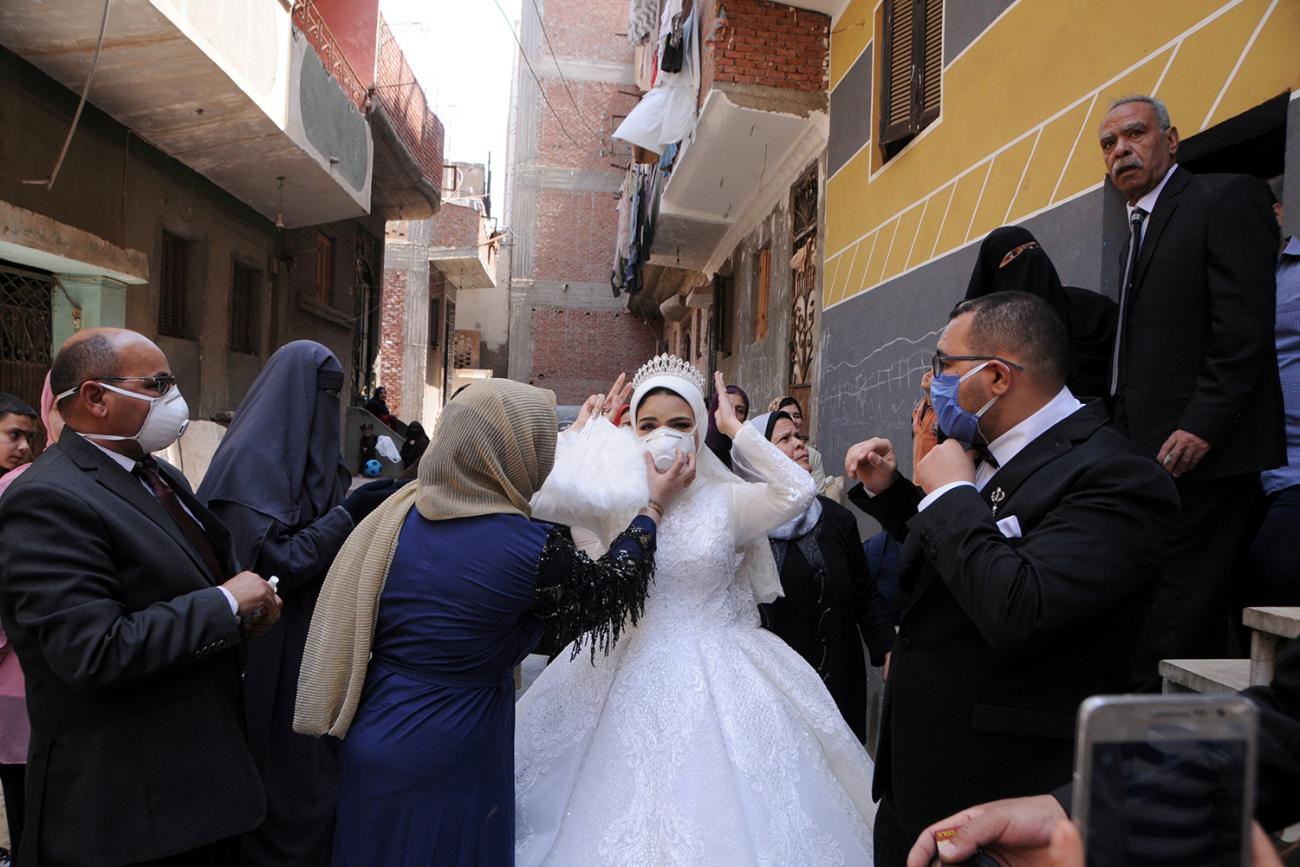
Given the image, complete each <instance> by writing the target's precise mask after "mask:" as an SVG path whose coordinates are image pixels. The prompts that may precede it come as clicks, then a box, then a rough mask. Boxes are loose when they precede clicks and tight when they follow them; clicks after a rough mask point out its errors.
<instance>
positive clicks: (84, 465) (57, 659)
mask: <svg viewBox="0 0 1300 867" xmlns="http://www.w3.org/2000/svg"><path fill="white" fill-rule="evenodd" d="M165 471H167V472H168V473H169V476H170V477H171V480H172V481H173V485H172V487H173V488H174V489H176V491H177V493H178V495H179V496H181V498H182V500H183V502H185V504H186V505H187V506H188V507H189V509H190V511H191V512H192V513H193V514H194V515H196V516H197V517H198V518H199V520H200V521H201V522H202V524H203V525H204V527H205V528H206V529H207V530H208V532H209V536H210V537H211V538H212V540H213V542H214V545H215V547H216V549H217V551H218V556H219V557H222V558H224V560H225V562H226V564H227V565H228V566H229V568H228V570H227V571H228V572H230V573H232V574H233V572H234V571H235V564H234V555H233V553H232V552H231V547H230V538H229V535H228V534H227V533H226V531H225V529H224V528H223V527H222V526H221V524H220V522H219V521H217V519H216V518H215V517H213V515H212V514H211V513H210V512H208V510H207V509H205V508H203V506H202V505H200V504H199V503H198V501H197V500H195V499H194V497H193V495H192V494H191V493H190V491H189V487H188V485H186V483H185V480H184V478H183V477H182V476H180V474H179V473H177V472H175V470H172V469H171V468H165ZM0 550H3V551H4V556H3V558H0V621H3V623H4V628H5V631H6V632H7V633H8V635H9V639H10V640H11V641H12V642H13V644H14V648H15V649H16V650H17V653H18V657H19V660H20V661H21V662H22V668H23V673H24V675H25V676H26V679H27V711H28V715H29V716H30V718H31V723H32V740H31V751H30V754H29V761H28V766H27V821H26V825H25V826H24V835H23V841H22V842H23V848H22V851H21V853H20V856H19V861H20V862H21V863H23V864H26V865H29V867H38V865H42V864H44V865H52V864H60V865H63V864H123V863H130V862H136V861H145V860H151V859H156V858H161V857H164V856H167V855H171V854H174V853H178V852H183V851H186V850H189V849H193V848H196V847H198V846H201V845H203V844H205V843H209V842H213V841H216V840H220V839H223V838H226V837H230V836H233V835H235V834H238V833H240V832H242V831H246V830H248V829H250V828H252V827H254V826H256V825H257V824H258V823H259V822H260V821H261V819H262V816H263V814H264V812H265V807H266V805H265V801H264V799H263V796H262V787H261V782H260V781H259V779H258V775H257V770H256V769H255V767H254V766H253V761H252V758H251V756H250V755H249V751H248V746H247V744H246V741H245V736H244V722H243V705H242V699H241V693H240V665H239V646H240V641H241V637H240V629H239V624H238V621H237V619H236V618H235V617H234V616H233V615H232V614H231V611H230V606H229V603H228V602H227V600H226V597H225V595H224V594H223V593H222V592H221V591H220V590H219V589H218V588H217V586H216V584H215V582H214V580H213V579H212V578H211V577H210V576H209V575H208V572H207V569H206V568H205V567H204V565H203V561H202V559H201V558H200V556H199V554H198V553H197V552H196V551H195V550H194V548H193V547H192V546H191V545H190V544H189V543H188V542H187V541H186V539H185V537H184V535H183V534H182V533H181V530H180V528H179V527H177V526H176V523H175V522H174V521H173V520H172V519H171V517H170V516H169V515H168V514H167V512H166V511H165V510H164V509H163V507H162V505H161V503H159V502H158V500H157V499H156V498H154V497H153V496H152V495H151V494H150V493H149V491H147V490H146V489H145V488H144V486H143V485H142V484H141V483H140V481H139V479H137V478H135V477H134V476H132V475H131V474H130V473H129V472H127V471H126V470H124V469H123V468H122V467H121V466H119V465H118V464H116V463H114V462H113V461H112V460H111V459H110V458H109V457H108V456H107V455H105V454H104V453H103V452H101V451H100V450H99V449H97V448H96V447H95V446H93V445H91V444H90V443H89V442H87V441H86V440H85V439H83V438H82V437H80V436H78V435H77V434H75V433H73V432H72V431H68V432H67V433H65V434H64V436H63V438H62V439H61V440H60V441H59V442H58V443H57V444H56V445H54V446H51V447H50V448H48V449H46V451H45V452H44V453H43V454H42V455H41V456H40V457H39V458H38V459H37V461H36V463H35V464H34V465H33V466H32V468H31V469H30V470H28V471H27V472H26V473H25V474H24V475H23V477H22V478H21V479H19V480H18V482H16V483H15V484H14V486H13V487H12V488H10V489H9V491H8V492H7V493H6V494H5V496H4V497H3V498H2V499H0ZM224 577H226V576H223V578H224Z"/></svg>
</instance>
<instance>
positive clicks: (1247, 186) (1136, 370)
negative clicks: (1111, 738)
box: [1099, 96, 1285, 687]
mask: <svg viewBox="0 0 1300 867" xmlns="http://www.w3.org/2000/svg"><path fill="white" fill-rule="evenodd" d="M1099 141H1100V144H1101V152H1102V157H1103V159H1104V160H1105V163H1106V171H1107V174H1108V175H1109V177H1110V180H1111V182H1112V183H1114V185H1115V187H1116V188H1117V189H1118V190H1119V191H1120V192H1121V193H1122V194H1123V195H1124V197H1125V199H1126V200H1127V202H1128V205H1127V214H1128V222H1129V229H1130V234H1129V242H1128V244H1127V245H1126V246H1125V248H1124V253H1123V256H1122V257H1121V260H1120V262H1119V263H1118V266H1119V268H1120V272H1119V273H1120V275H1121V279H1120V299H1119V302H1120V314H1119V326H1118V329H1117V334H1116V338H1115V346H1114V353H1113V356H1112V362H1111V369H1110V393H1111V395H1112V396H1113V397H1114V398H1115V424H1116V425H1117V426H1118V427H1119V429H1120V430H1121V431H1123V432H1124V433H1126V434H1128V435H1129V437H1131V438H1132V440H1133V441H1134V443H1135V444H1136V445H1137V446H1138V448H1139V449H1140V450H1141V451H1143V452H1145V453H1147V454H1149V455H1150V456H1151V457H1153V458H1155V459H1156V460H1157V461H1159V462H1160V464H1161V466H1163V467H1164V468H1165V469H1166V470H1167V471H1168V472H1169V473H1170V475H1172V476H1173V477H1174V479H1175V480H1176V481H1177V483H1178V492H1179V496H1180V498H1181V500H1182V513H1181V516H1180V518H1179V521H1178V526H1177V527H1176V529H1175V530H1174V533H1173V535H1172V536H1171V537H1170V539H1169V542H1168V545H1167V546H1166V548H1165V552H1166V553H1165V560H1164V564H1163V567H1164V569H1163V575H1162V577H1161V579H1160V580H1159V581H1158V582H1157V583H1156V588H1155V592H1154V597H1153V599H1152V604H1151V609H1150V612H1149V615H1148V618H1147V621H1146V625H1145V628H1144V630H1143V635H1144V639H1145V644H1144V648H1143V650H1142V652H1141V653H1140V654H1139V657H1138V659H1137V660H1136V664H1135V679H1136V683H1135V685H1137V686H1146V687H1154V686H1156V685H1157V684H1158V683H1159V680H1158V677H1157V670H1156V669H1157V664H1158V662H1159V660H1161V659H1169V658H1206V657H1222V656H1225V655H1227V654H1228V653H1229V652H1230V650H1231V649H1232V647H1231V640H1230V637H1231V634H1232V633H1231V629H1232V624H1233V622H1234V621H1236V620H1239V618H1240V612H1239V611H1234V610H1233V604H1232V600H1231V595H1232V584H1233V575H1234V573H1235V572H1236V571H1237V570H1238V568H1239V564H1240V562H1241V560H1242V558H1243V557H1244V554H1245V546H1246V545H1247V544H1248V542H1249V536H1250V534H1251V533H1252V531H1253V529H1254V525H1255V518H1254V514H1255V509H1254V508H1253V506H1254V504H1255V503H1257V502H1258V498H1259V496H1260V493H1259V481H1258V474H1259V472H1260V471H1261V470H1266V469H1270V468H1272V467H1276V466H1278V465H1280V464H1282V463H1284V462H1285V454H1284V451H1283V430H1282V408H1281V407H1282V395H1281V388H1280V386H1279V384H1278V373H1277V357H1276V354H1275V352H1274V348H1273V316H1274V295H1275V284H1274V276H1273V270H1274V261H1275V258H1276V254H1277V225H1276V223H1275V222H1274V221H1273V218H1272V211H1271V210H1270V198H1269V194H1268V189H1267V187H1266V186H1265V184H1264V183H1263V182H1262V181H1259V180H1257V179H1255V178H1251V177H1249V176H1246V175H1226V174H1224V175H1194V174H1192V173H1191V172H1189V171H1187V170H1186V169H1184V168H1180V167H1178V165H1177V164H1176V162H1175V157H1176V156H1177V153H1178V130H1177V129H1176V128H1175V127H1174V126H1173V124H1172V123H1171V122H1170V119H1169V112H1168V110H1167V109H1166V108H1165V106H1164V104H1163V103H1161V102H1160V101H1159V100H1158V99H1154V98H1152V97H1149V96H1135V97H1129V98H1126V99H1121V100H1119V101H1117V102H1116V103H1114V104H1113V105H1112V106H1111V109H1110V111H1109V112H1108V113H1107V115H1106V117H1105V118H1104V119H1103V120H1102V123H1101V130H1100V134H1099Z"/></svg>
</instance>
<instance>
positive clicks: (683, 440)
mask: <svg viewBox="0 0 1300 867" xmlns="http://www.w3.org/2000/svg"><path fill="white" fill-rule="evenodd" d="M641 446H642V447H643V448H644V449H645V450H646V451H648V452H649V453H650V457H651V458H653V459H654V462H655V469H657V470H658V471H659V472H661V473H662V472H666V471H667V470H668V469H669V468H670V467H671V466H672V465H673V461H675V460H676V459H677V453H678V452H681V453H682V454H683V455H689V454H690V453H691V452H693V451H695V439H694V437H693V436H692V431H680V430H677V429H675V428H670V427H661V428H655V429H654V430H652V431H650V433H648V434H646V435H645V436H643V437H641Z"/></svg>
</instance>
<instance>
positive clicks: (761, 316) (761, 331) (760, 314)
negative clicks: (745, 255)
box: [754, 244, 772, 340]
mask: <svg viewBox="0 0 1300 867" xmlns="http://www.w3.org/2000/svg"><path fill="white" fill-rule="evenodd" d="M754 274H755V277H756V279H755V292H754V339H755V340H762V339H763V338H764V337H767V302H768V295H769V292H768V290H769V288H770V287H771V283H772V246H771V245H770V244H769V245H767V246H766V247H764V248H763V249H761V250H759V251H758V261H757V262H756V263H755V268H754Z"/></svg>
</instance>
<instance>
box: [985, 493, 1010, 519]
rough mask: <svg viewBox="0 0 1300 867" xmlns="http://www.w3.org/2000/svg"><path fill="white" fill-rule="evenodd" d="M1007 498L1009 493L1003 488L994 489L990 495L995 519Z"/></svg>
mask: <svg viewBox="0 0 1300 867" xmlns="http://www.w3.org/2000/svg"><path fill="white" fill-rule="evenodd" d="M1006 498H1007V492H1006V491H1004V490H1002V489H1001V488H994V489H993V493H991V494H989V502H990V503H992V504H993V517H995V518H996V517H997V516H998V509H1000V508H1001V507H1002V501H1003V500H1005V499H1006Z"/></svg>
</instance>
